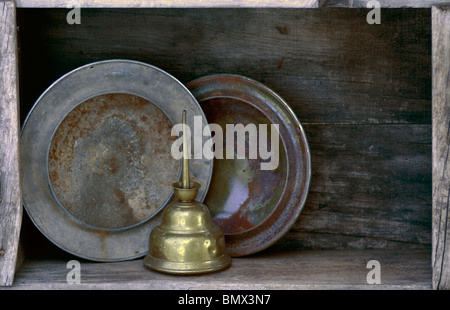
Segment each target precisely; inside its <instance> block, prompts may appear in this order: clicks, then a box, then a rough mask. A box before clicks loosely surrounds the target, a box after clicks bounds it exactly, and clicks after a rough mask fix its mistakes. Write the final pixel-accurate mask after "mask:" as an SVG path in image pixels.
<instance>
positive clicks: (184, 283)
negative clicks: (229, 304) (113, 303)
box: [4, 249, 432, 290]
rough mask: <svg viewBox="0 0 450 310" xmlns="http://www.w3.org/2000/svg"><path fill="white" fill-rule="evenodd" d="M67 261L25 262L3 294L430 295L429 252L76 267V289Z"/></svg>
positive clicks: (265, 254)
mask: <svg viewBox="0 0 450 310" xmlns="http://www.w3.org/2000/svg"><path fill="white" fill-rule="evenodd" d="M370 260H377V261H379V262H380V275H381V284H372V285H369V284H368V283H367V280H366V277H367V274H368V272H369V271H370V270H371V269H368V268H366V265H367V263H368V262H369V261H370ZM67 263H68V261H67V260H62V259H60V260H26V261H25V262H24V263H23V265H22V266H21V268H20V269H19V270H18V272H17V274H16V278H15V281H14V285H13V286H11V287H9V288H4V289H38V290H39V289H146V290H147V289H158V290H161V289H163V290H173V289H182V290H185V289H186V290H187V289H196V290H197V289H206V290H208V289H214V290H240V289H248V290H261V289H262V290H279V289H289V290H290V289H295V290H297V289H370V290H372V289H414V290H417V289H420V290H427V289H431V275H432V268H431V253H430V251H429V250H410V249H408V250H322V251H290V252H274V251H265V252H263V253H260V254H259V255H253V256H250V257H243V258H234V259H233V262H232V266H231V267H230V268H228V269H227V270H223V271H221V272H216V273H213V274H205V275H197V276H174V275H166V274H162V273H159V272H155V271H150V270H148V269H146V268H145V267H144V266H143V264H142V260H141V259H138V260H133V261H127V262H117V263H94V262H88V261H80V266H81V272H80V280H81V281H80V282H81V283H80V284H67V281H66V277H67V274H68V272H69V271H70V270H71V269H68V268H67Z"/></svg>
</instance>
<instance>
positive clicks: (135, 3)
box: [16, 0, 318, 8]
mask: <svg viewBox="0 0 450 310" xmlns="http://www.w3.org/2000/svg"><path fill="white" fill-rule="evenodd" d="M16 2H17V7H19V8H67V7H68V6H72V5H74V4H76V5H77V6H79V7H81V8H180V7H181V8H185V7H189V8H205V7H209V8H210V7H287V8H316V7H318V0H276V1H274V0H244V1H242V0H189V1H185V0H159V1H152V0H127V1H124V0H100V1H99V0H96V1H93V0H73V1H68V0H16Z"/></svg>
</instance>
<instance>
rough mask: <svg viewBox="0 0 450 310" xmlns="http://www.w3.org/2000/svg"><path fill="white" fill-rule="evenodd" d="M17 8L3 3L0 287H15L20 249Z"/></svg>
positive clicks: (0, 13) (0, 15)
mask: <svg viewBox="0 0 450 310" xmlns="http://www.w3.org/2000/svg"><path fill="white" fill-rule="evenodd" d="M16 32H17V30H16V8H15V4H14V2H13V1H0V199H1V200H0V285H2V286H5V285H6V286H9V285H12V282H13V278H14V272H15V269H16V262H17V254H18V248H19V235H20V227H21V221H22V198H21V190H20V189H21V185H20V171H19V134H20V133H19V100H18V59H17V33H16Z"/></svg>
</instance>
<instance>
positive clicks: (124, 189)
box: [48, 94, 179, 229]
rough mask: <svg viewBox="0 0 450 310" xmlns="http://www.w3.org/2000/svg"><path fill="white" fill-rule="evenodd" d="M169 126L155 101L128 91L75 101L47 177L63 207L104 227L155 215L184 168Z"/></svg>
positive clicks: (123, 225)
mask: <svg viewBox="0 0 450 310" xmlns="http://www.w3.org/2000/svg"><path fill="white" fill-rule="evenodd" d="M171 128H172V124H171V122H170V121H169V119H168V118H167V117H166V116H165V114H164V113H163V112H162V111H160V110H159V109H158V108H157V107H156V106H155V105H153V104H152V103H150V102H148V101H147V100H144V99H142V98H140V97H137V96H134V95H130V94H106V95H100V96H97V97H94V98H92V99H89V100H87V101H85V102H84V103H82V104H80V105H79V106H77V107H76V108H75V109H74V110H72V112H70V113H69V114H68V115H67V116H66V117H65V119H64V120H63V121H62V123H61V124H60V126H59V127H58V129H57V130H56V132H55V134H54V136H53V139H52V142H51V145H50V152H49V161H48V162H49V178H50V183H51V186H52V189H53V192H54V194H55V196H56V198H57V199H58V200H59V202H60V204H61V206H62V207H63V208H64V209H65V210H67V211H68V212H69V213H70V214H71V215H72V216H74V217H75V218H76V219H77V220H79V221H80V222H82V223H85V224H87V225H89V226H93V227H96V228H103V229H120V228H126V227H129V226H133V225H135V224H139V223H141V222H143V221H145V220H147V219H149V218H150V217H152V216H153V215H154V214H155V213H156V212H157V211H158V210H159V208H160V207H161V206H162V205H163V204H164V202H165V201H166V200H167V198H168V197H169V196H170V195H171V190H172V189H171V187H170V184H169V183H170V181H171V180H176V179H177V177H178V173H179V168H178V162H177V161H174V160H173V158H172V156H171V154H170V146H171V144H172V142H173V141H174V139H175V138H176V137H173V138H172V137H171V135H170V131H171ZM168 137H169V138H168ZM162 180H167V184H165V183H164V182H162Z"/></svg>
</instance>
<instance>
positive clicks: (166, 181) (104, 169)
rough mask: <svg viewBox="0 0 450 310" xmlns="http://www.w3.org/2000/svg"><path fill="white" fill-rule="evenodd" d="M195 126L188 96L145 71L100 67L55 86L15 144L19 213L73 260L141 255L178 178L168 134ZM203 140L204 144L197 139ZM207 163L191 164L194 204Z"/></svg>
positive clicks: (109, 64)
mask: <svg viewBox="0 0 450 310" xmlns="http://www.w3.org/2000/svg"><path fill="white" fill-rule="evenodd" d="M183 110H186V111H187V115H188V122H189V121H192V118H193V117H194V116H201V117H202V119H203V121H204V123H206V119H205V116H204V114H203V112H202V110H201V108H200V106H199V104H198V103H197V101H196V99H195V98H194V97H193V96H192V95H191V93H190V92H189V91H188V90H187V89H186V88H185V87H184V86H183V85H182V84H181V83H179V82H178V81H177V80H176V79H175V78H173V77H172V76H170V75H169V74H167V73H166V72H164V71H162V70H160V69H158V68H155V67H153V66H150V65H147V64H144V63H140V62H136V61H129V60H108V61H102V62H97V63H93V64H89V65H86V66H83V67H81V68H78V69H76V70H74V71H72V72H70V73H68V74H66V75H65V76H63V77H62V78H60V79H59V80H58V81H56V82H55V83H54V84H53V85H52V86H50V87H49V88H48V89H47V90H46V91H45V92H44V93H43V94H42V95H41V97H40V98H39V99H38V100H37V102H36V103H35V105H34V106H33V108H32V110H31V111H30V113H29V115H28V117H27V119H26V121H25V123H24V126H23V129H22V137H21V161H22V173H23V177H22V179H23V180H22V184H23V199H24V206H25V209H26V210H27V212H28V214H29V215H30V217H31V219H32V221H33V222H34V224H35V225H36V226H37V227H38V228H39V230H40V231H41V232H42V233H43V234H44V235H45V236H47V238H49V239H50V240H51V241H52V242H53V243H55V244H56V245H57V246H59V247H61V248H62V249H64V250H66V251H67V252H70V253H72V254H75V255H77V256H79V257H82V258H86V259H90V260H96V261H120V260H127V259H132V258H136V257H141V256H143V255H145V254H146V253H147V249H148V237H149V234H150V232H151V230H152V229H153V227H155V226H156V225H158V224H159V222H160V215H161V212H160V211H161V210H162V209H163V208H164V206H165V205H166V204H167V203H168V202H169V201H170V200H171V199H172V194H173V192H172V187H171V183H173V182H174V181H177V180H178V178H179V175H180V162H179V161H178V160H175V159H173V157H172V154H171V146H172V143H173V142H174V141H175V139H177V137H174V136H171V130H172V126H173V125H174V124H176V123H181V116H182V111H183ZM205 139H206V137H205ZM212 164H213V161H212V160H207V159H192V162H191V171H192V176H193V178H194V179H195V180H197V181H198V182H200V183H201V185H202V187H201V189H200V192H199V194H198V196H197V199H198V200H200V201H203V199H204V197H205V195H206V192H207V190H208V187H209V182H210V178H211V174H212Z"/></svg>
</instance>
